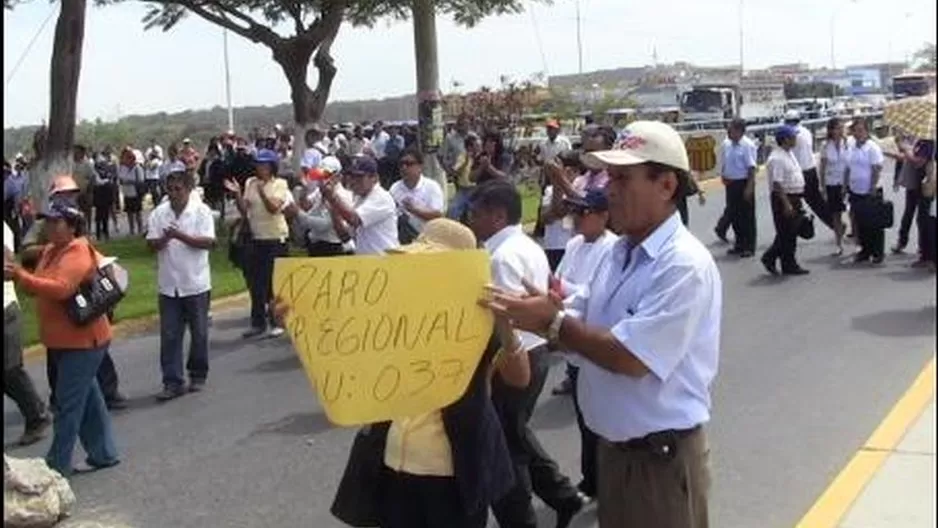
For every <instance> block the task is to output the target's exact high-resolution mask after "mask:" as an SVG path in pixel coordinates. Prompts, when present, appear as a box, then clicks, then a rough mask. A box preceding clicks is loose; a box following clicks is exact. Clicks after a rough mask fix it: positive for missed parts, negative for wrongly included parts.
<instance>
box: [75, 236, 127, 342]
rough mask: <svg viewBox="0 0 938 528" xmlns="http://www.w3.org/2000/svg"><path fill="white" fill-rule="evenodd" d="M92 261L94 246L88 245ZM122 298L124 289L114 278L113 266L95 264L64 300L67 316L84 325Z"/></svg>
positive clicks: (109, 309)
mask: <svg viewBox="0 0 938 528" xmlns="http://www.w3.org/2000/svg"><path fill="white" fill-rule="evenodd" d="M88 251H90V252H91V258H92V260H93V261H97V255H96V254H95V251H94V248H92V247H91V246H90V245H89V246H88ZM123 298H124V291H123V290H121V288H120V286H118V285H117V280H116V279H115V278H114V267H113V265H111V264H108V265H107V266H100V267H98V266H96V267H95V270H94V275H93V276H92V277H91V278H90V279H88V280H86V281H85V282H83V283H81V284H80V285H79V286H78V291H77V292H75V295H73V296H72V297H71V298H70V299H68V300H67V301H65V311H66V313H67V314H68V318H69V319H71V321H72V322H73V323H75V324H76V325H78V326H85V325H87V324H89V323H91V322H92V321H95V320H96V319H98V318H99V317H101V316H103V315H105V314H107V313H108V312H110V311H111V310H113V309H114V307H115V306H117V303H119V302H120V300H121V299H123Z"/></svg>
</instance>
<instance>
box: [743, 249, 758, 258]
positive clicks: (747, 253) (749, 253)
mask: <svg viewBox="0 0 938 528" xmlns="http://www.w3.org/2000/svg"><path fill="white" fill-rule="evenodd" d="M753 255H755V252H754V251H749V250H746V249H744V250H742V251H740V252H739V258H752V256H753Z"/></svg>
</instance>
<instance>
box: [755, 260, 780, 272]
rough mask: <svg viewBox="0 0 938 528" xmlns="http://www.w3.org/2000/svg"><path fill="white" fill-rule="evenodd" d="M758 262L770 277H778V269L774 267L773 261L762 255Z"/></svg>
mask: <svg viewBox="0 0 938 528" xmlns="http://www.w3.org/2000/svg"><path fill="white" fill-rule="evenodd" d="M759 260H761V261H762V266H763V267H765V271H768V272H769V274H770V275H778V268H776V267H775V259H773V258H769V257H768V255H762V258H760V259H759Z"/></svg>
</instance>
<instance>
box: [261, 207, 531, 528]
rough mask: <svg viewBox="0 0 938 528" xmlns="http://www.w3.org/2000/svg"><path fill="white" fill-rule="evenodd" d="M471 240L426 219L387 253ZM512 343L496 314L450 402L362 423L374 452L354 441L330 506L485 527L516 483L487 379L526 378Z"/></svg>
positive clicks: (401, 520)
mask: <svg viewBox="0 0 938 528" xmlns="http://www.w3.org/2000/svg"><path fill="white" fill-rule="evenodd" d="M475 248H476V239H475V236H474V235H473V234H472V231H470V230H469V229H468V228H467V227H465V226H463V225H462V224H460V223H458V222H456V221H453V220H449V219H442V218H440V219H435V220H431V221H429V222H427V224H426V225H425V226H424V231H423V233H422V234H421V235H420V236H419V237H418V238H417V239H416V240H415V241H414V242H413V243H411V244H409V245H406V246H402V247H400V248H397V249H394V250H391V251H390V253H398V254H415V253H434V252H443V251H457V250H474V249H475ZM392 258H393V257H392ZM285 310H286V304H283V303H280V304H278V312H284V311H285ZM518 350H521V346H520V343H519V342H518V340H517V338H516V337H515V336H514V335H513V332H512V331H511V329H510V328H509V325H508V323H507V322H506V321H501V322H499V323H498V324H496V330H495V332H494V333H493V335H492V336H491V338H490V339H489V341H488V344H487V346H486V349H485V352H484V353H483V355H482V358H481V360H480V361H479V363H478V364H477V365H476V366H475V368H474V371H473V374H472V378H471V379H470V381H469V384H468V388H467V389H466V391H465V392H464V393H463V395H462V396H461V397H460V398H459V399H458V400H457V401H456V402H454V403H452V404H450V405H448V406H446V407H444V408H442V409H439V410H434V411H430V412H427V413H423V414H420V415H417V416H412V417H409V418H404V419H398V420H394V421H392V422H383V423H377V424H372V425H371V426H367V427H365V428H364V429H363V430H362V431H361V432H360V433H359V437H358V438H357V439H356V444H355V446H360V444H359V442H360V441H366V442H367V444H368V445H369V446H377V449H378V451H379V453H374V452H373V451H369V452H367V453H363V452H361V451H359V450H358V449H355V448H354V447H355V446H353V450H352V452H351V454H350V457H349V463H348V466H347V468H346V471H345V474H344V475H343V478H342V481H341V482H340V484H339V488H338V491H337V493H336V498H335V502H334V504H333V506H332V512H333V514H334V515H335V516H336V517H338V518H339V519H340V520H342V521H344V522H347V523H349V524H353V525H356V526H363V525H370V526H374V525H379V526H381V527H383V528H413V527H427V528H484V527H485V526H486V523H487V522H488V509H489V507H490V506H491V505H492V504H493V503H495V502H496V501H498V500H499V499H500V498H502V497H503V496H504V495H505V494H506V493H507V492H508V491H509V490H510V489H512V487H513V485H514V472H513V469H512V465H511V457H510V454H509V452H508V448H507V445H506V443H505V436H504V433H503V431H502V428H501V425H500V422H499V419H498V415H497V414H496V411H495V408H494V405H493V403H492V399H491V395H490V393H491V390H490V381H491V376H492V375H493V373H494V372H496V371H497V372H498V374H499V375H500V376H501V377H502V379H503V380H504V381H505V382H506V383H510V384H512V385H515V386H519V387H524V386H526V385H527V384H528V382H529V380H530V367H529V364H528V358H527V355H526V354H523V353H518V352H517V351H518ZM366 474H367V475H371V476H374V475H378V480H379V481H380V482H377V483H376V482H373V479H370V478H368V477H365V476H364V475H366ZM366 480H367V481H366ZM367 490H372V491H373V493H369V492H368V491H367ZM363 523H364V524H363Z"/></svg>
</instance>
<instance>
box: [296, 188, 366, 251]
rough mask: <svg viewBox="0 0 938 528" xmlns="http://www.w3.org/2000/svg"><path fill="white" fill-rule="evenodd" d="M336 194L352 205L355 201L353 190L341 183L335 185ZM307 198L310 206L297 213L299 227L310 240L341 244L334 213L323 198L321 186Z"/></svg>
mask: <svg viewBox="0 0 938 528" xmlns="http://www.w3.org/2000/svg"><path fill="white" fill-rule="evenodd" d="M302 192H306V190H305V189H304V190H303V191H302ZM335 195H336V198H338V199H339V200H341V201H342V202H344V203H346V204H348V205H351V204H352V203H354V201H355V199H354V197H353V196H352V191H349V190H348V189H346V188H345V187H343V186H342V184H341V183H340V184H337V185H336V186H335ZM306 199H307V200H308V201H309V203H310V207H309V209H308V210H306V211H303V210H301V211H299V212H298V213H297V216H296V224H297V227H299V229H300V230H302V231H304V232H305V235H306V237H307V239H308V240H309V241H310V242H318V241H322V242H329V243H332V244H341V243H342V239H340V238H339V235H338V233H336V230H335V224H333V223H332V213H331V212H330V211H329V204H328V203H326V201H325V200H323V198H322V193H321V192H320V191H319V187H316V188H314V189H313V190H312V192H310V193H309V194H308V195H307V197H306ZM304 242H305V241H304Z"/></svg>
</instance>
